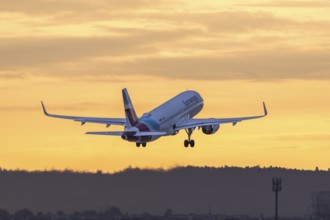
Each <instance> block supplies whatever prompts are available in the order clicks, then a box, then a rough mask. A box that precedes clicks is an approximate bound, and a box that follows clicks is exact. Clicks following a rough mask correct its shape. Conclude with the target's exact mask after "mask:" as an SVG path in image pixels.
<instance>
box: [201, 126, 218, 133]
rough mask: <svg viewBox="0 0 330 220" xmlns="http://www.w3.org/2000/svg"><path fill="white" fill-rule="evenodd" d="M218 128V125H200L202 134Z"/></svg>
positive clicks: (212, 131) (215, 130)
mask: <svg viewBox="0 0 330 220" xmlns="http://www.w3.org/2000/svg"><path fill="white" fill-rule="evenodd" d="M219 128H220V125H206V126H202V131H203V133H204V134H214V133H215V132H217V131H218V130H219Z"/></svg>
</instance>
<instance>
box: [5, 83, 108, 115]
mask: <svg viewBox="0 0 330 220" xmlns="http://www.w3.org/2000/svg"><path fill="white" fill-rule="evenodd" d="M0 89H1V88H0ZM34 104H35V105H30V106H26V105H0V111H2V112H12V111H18V112H26V111H40V112H42V108H41V104H39V103H34ZM45 104H47V103H45ZM46 107H47V111H48V112H50V113H52V112H53V111H57V110H58V111H62V110H63V111H85V110H90V109H95V108H103V107H109V104H103V103H96V102H80V103H67V104H65V105H64V104H63V105H56V106H54V107H52V106H48V105H46Z"/></svg>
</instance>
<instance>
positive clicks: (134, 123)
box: [41, 89, 267, 147]
mask: <svg viewBox="0 0 330 220" xmlns="http://www.w3.org/2000/svg"><path fill="white" fill-rule="evenodd" d="M122 94H123V102H124V109H125V118H95V117H80V116H66V115H55V114H49V113H48V112H47V110H46V108H45V106H44V104H43V102H41V105H42V108H43V111H44V114H45V115H46V116H50V117H54V118H62V119H70V120H73V121H78V122H80V123H81V125H84V124H85V123H97V124H104V125H106V127H109V126H110V125H121V126H124V130H123V131H96V132H87V133H86V134H94V135H110V136H120V137H121V138H122V139H124V140H126V141H130V142H135V143H136V146H137V147H140V146H141V145H142V147H146V145H147V142H151V141H155V140H157V139H158V138H160V137H162V136H169V135H176V134H177V133H178V132H179V131H180V130H183V129H184V130H185V131H186V133H187V136H188V139H186V140H185V141H184V146H185V147H188V146H189V145H190V147H194V146H195V141H194V140H192V139H191V135H192V133H193V131H194V130H195V129H196V128H198V130H199V129H202V132H203V133H204V134H207V135H210V134H214V133H216V132H217V131H218V130H219V128H220V125H221V124H226V123H230V124H232V125H233V126H235V125H236V124H237V123H238V122H241V121H244V120H250V119H256V118H262V117H265V116H266V115H267V109H266V105H265V103H264V102H263V110H264V114H263V115H258V116H249V117H239V118H205V119H202V118H199V119H197V118H194V116H196V115H197V114H198V113H199V112H200V111H201V110H202V108H203V105H204V101H203V99H202V97H201V96H200V95H199V94H198V93H197V92H196V91H185V92H182V93H180V94H178V95H177V96H175V97H173V98H172V99H170V100H168V101H167V102H165V103H164V104H162V105H160V106H158V107H157V108H155V109H154V110H152V111H150V112H147V113H144V114H143V115H142V116H141V117H137V115H136V113H135V110H134V107H133V104H132V102H131V99H130V97H129V95H128V92H127V89H123V90H122Z"/></svg>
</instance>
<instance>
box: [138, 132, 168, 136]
mask: <svg viewBox="0 0 330 220" xmlns="http://www.w3.org/2000/svg"><path fill="white" fill-rule="evenodd" d="M166 134H167V133H166V132H153V131H149V132H148V131H142V132H138V133H136V134H135V135H134V136H135V137H143V136H163V135H166Z"/></svg>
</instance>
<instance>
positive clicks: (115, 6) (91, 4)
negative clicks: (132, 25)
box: [0, 0, 170, 15]
mask: <svg viewBox="0 0 330 220" xmlns="http://www.w3.org/2000/svg"><path fill="white" fill-rule="evenodd" d="M169 2H170V1H169ZM164 4H168V3H166V1H162V0H121V1H116V0H98V1H90V0H70V1H65V0H52V1H49V0H29V1H21V0H2V1H1V9H0V11H2V12H19V13H26V14H32V15H36V14H45V15H47V14H50V13H60V12H76V13H82V12H88V11H102V10H107V11H117V10H122V11H125V10H127V9H129V10H137V9H140V8H145V7H156V6H160V5H164Z"/></svg>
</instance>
